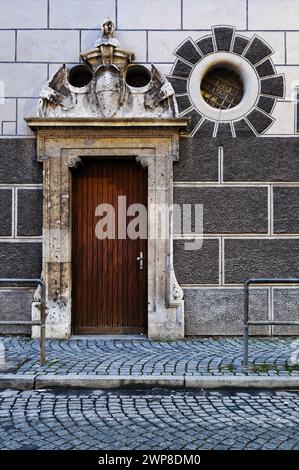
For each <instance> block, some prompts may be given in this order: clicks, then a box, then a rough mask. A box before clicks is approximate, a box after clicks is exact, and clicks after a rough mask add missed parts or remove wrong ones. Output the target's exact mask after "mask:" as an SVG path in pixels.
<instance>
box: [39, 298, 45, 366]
mask: <svg viewBox="0 0 299 470" xmlns="http://www.w3.org/2000/svg"><path fill="white" fill-rule="evenodd" d="M40 319H41V326H40V365H41V366H44V365H45V363H46V344H45V343H46V305H45V303H44V302H43V301H41V304H40Z"/></svg>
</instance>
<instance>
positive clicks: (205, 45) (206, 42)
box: [196, 36, 214, 55]
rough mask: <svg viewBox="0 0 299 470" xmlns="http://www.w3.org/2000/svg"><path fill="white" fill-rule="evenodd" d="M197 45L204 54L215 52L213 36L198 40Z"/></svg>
mask: <svg viewBox="0 0 299 470" xmlns="http://www.w3.org/2000/svg"><path fill="white" fill-rule="evenodd" d="M196 45H197V47H199V49H200V50H201V52H202V54H203V55H207V54H210V53H211V52H214V46H213V40H212V36H208V37H206V38H203V39H200V40H199V41H197V42H196Z"/></svg>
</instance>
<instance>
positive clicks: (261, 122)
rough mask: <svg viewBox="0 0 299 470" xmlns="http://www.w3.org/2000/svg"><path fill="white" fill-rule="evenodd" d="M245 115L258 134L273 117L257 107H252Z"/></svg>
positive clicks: (270, 122) (263, 130)
mask: <svg viewBox="0 0 299 470" xmlns="http://www.w3.org/2000/svg"><path fill="white" fill-rule="evenodd" d="M246 117H247V119H248V121H249V122H250V124H252V126H253V127H254V129H255V130H256V132H257V133H258V134H262V133H263V132H265V130H266V129H268V127H269V126H271V124H272V123H273V118H271V117H270V116H267V115H266V114H264V113H262V112H261V111H259V110H258V109H254V110H253V111H251V113H250V114H248V115H247V116H246Z"/></svg>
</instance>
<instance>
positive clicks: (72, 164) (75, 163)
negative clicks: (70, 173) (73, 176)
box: [64, 157, 83, 170]
mask: <svg viewBox="0 0 299 470" xmlns="http://www.w3.org/2000/svg"><path fill="white" fill-rule="evenodd" d="M64 163H65V165H66V166H68V167H69V168H71V169H73V170H77V169H78V168H79V167H80V166H81V165H83V162H82V159H81V158H80V157H69V158H68V159H67V160H66V161H65V162H64Z"/></svg>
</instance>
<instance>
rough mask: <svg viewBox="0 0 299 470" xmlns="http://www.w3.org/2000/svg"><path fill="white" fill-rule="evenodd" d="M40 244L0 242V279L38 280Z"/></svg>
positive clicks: (40, 257)
mask: <svg viewBox="0 0 299 470" xmlns="http://www.w3.org/2000/svg"><path fill="white" fill-rule="evenodd" d="M41 248H42V245H41V243H4V242H2V243H1V242H0V278H1V277H4V278H12V277H13V278H20V279H21V278H23V279H24V278H39V277H40V275H41V262H42V256H41V255H42V249H41Z"/></svg>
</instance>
